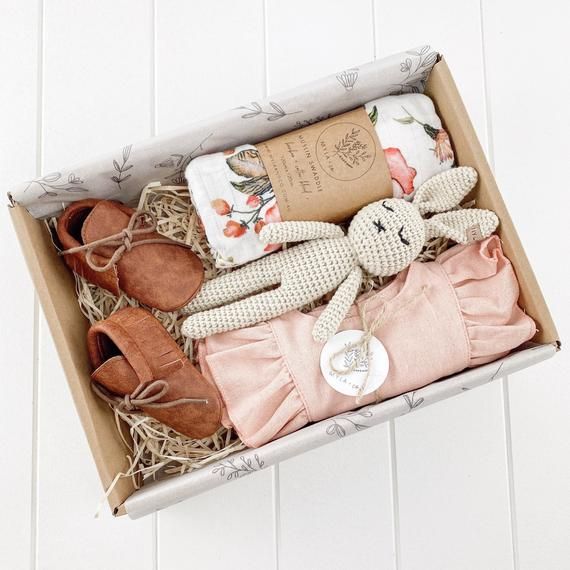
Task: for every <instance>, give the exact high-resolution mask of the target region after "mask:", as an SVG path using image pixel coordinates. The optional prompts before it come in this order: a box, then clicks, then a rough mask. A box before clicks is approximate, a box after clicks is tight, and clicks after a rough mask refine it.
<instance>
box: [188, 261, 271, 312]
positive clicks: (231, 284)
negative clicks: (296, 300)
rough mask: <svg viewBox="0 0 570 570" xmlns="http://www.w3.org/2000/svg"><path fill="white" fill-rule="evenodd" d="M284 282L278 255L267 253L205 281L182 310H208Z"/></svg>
mask: <svg viewBox="0 0 570 570" xmlns="http://www.w3.org/2000/svg"><path fill="white" fill-rule="evenodd" d="M280 281H281V266H280V259H279V254H275V255H268V256H267V257H263V258H261V259H258V260H257V261H253V262H252V263H248V264H247V265H244V266H243V267H240V268H239V269H236V270H235V271H232V272H230V273H226V274H224V275H220V276H219V277H216V278H215V279H211V280H210V281H206V282H205V283H204V285H202V288H201V289H200V291H199V292H198V294H197V295H196V297H194V299H192V301H190V303H188V304H187V305H186V306H185V307H184V308H183V309H182V312H183V313H184V314H186V315H191V314H193V313H199V312H201V311H206V310H207V309H211V308H213V307H219V306H220V305H224V304H225V303H231V302H232V301H237V300H238V299H242V298H244V297H246V296H247V295H251V294H252V293H257V292H258V291H261V290H262V289H264V288H265V287H270V286H271V285H277V284H278V283H280Z"/></svg>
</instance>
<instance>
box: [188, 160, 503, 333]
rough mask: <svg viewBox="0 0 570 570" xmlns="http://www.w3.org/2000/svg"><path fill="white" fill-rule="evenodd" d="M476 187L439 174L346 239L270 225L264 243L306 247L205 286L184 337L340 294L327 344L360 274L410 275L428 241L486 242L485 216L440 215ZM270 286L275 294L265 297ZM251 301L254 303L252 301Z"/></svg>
mask: <svg viewBox="0 0 570 570" xmlns="http://www.w3.org/2000/svg"><path fill="white" fill-rule="evenodd" d="M476 182H477V172H476V171H475V170H474V169H473V168H470V167H459V168H454V169H451V170H448V171H446V172H443V173H441V174H437V175H436V176H434V177H433V178H431V179H430V180H428V181H427V182H425V183H424V184H423V185H422V186H421V187H420V188H418V190H417V191H416V195H415V196H416V197H415V199H414V201H413V202H407V201H405V200H402V199H399V198H389V199H386V200H380V201H378V202H374V203H372V204H369V205H368V206H365V207H364V208H362V210H360V211H359V212H358V213H357V214H356V216H354V218H353V220H352V222H351V223H350V226H349V229H348V235H347V236H345V235H344V233H343V232H342V230H341V229H340V228H339V227H338V226H335V225H334V224H328V223H324V222H282V223H277V224H270V225H267V226H265V227H264V228H263V229H262V230H261V233H260V238H261V240H262V241H263V242H264V243H282V242H294V241H305V243H303V244H301V245H298V246H295V247H292V248H290V249H287V250H284V251H281V252H279V253H274V254H272V255H269V256H267V257H264V258H262V259H259V260H257V261H254V262H253V263H250V264H249V265H246V266H244V267H241V268H239V269H237V270H235V271H233V272H231V273H228V274H226V275H222V276H221V277H218V278H216V279H213V280H211V281H208V282H206V283H205V284H204V286H203V287H202V290H201V291H200V293H198V295H197V296H196V297H195V298H194V300H193V301H192V302H191V303H190V304H189V305H187V307H185V309H184V312H185V313H187V314H189V315H190V316H189V317H188V318H187V319H186V320H185V321H184V324H183V326H182V332H183V334H185V335H186V336H189V337H191V338H203V337H206V336H209V335H212V334H216V333H220V332H224V331H229V330H234V329H237V328H244V327H248V326H251V325H254V324H256V323H259V322H262V321H266V320H269V319H272V318H274V317H277V316H279V315H282V314H283V313H286V312H287V311H291V310H293V309H298V308H299V307H301V306H303V305H305V304H307V303H310V302H312V301H315V300H317V299H319V298H321V297H322V296H323V295H325V294H327V293H329V292H331V291H334V290H335V289H336V293H335V294H334V296H333V297H332V299H331V301H330V302H329V304H328V306H327V308H326V309H325V310H324V311H323V312H322V313H321V315H320V317H319V318H318V320H317V322H316V323H315V327H314V329H313V337H314V338H315V340H318V341H321V342H324V341H326V340H327V339H328V338H330V337H331V336H332V335H333V334H334V333H335V332H336V331H337V329H338V326H339V324H340V322H341V321H342V319H343V318H344V316H345V315H346V312H347V311H348V309H349V307H350V306H351V305H352V303H353V302H354V300H355V298H356V295H357V292H358V289H359V286H360V283H361V281H362V269H361V268H364V269H365V270H366V271H367V272H369V273H370V274H372V275H377V276H389V275H394V274H395V273H398V272H399V271H401V270H402V269H404V268H406V267H407V266H408V265H409V264H410V263H411V262H412V261H413V260H414V259H416V257H417V256H418V255H419V253H420V252H421V250H422V247H423V246H424V244H425V242H426V240H427V239H430V238H432V237H437V236H446V237H450V238H451V239H453V240H454V241H457V242H459V243H466V242H467V241H470V240H472V239H473V236H474V235H476V236H477V238H478V239H483V238H485V237H488V236H489V235H490V234H491V233H493V231H494V230H495V229H496V227H497V225H498V218H497V216H496V215H495V214H494V213H493V212H489V211H487V210H476V209H468V210H458V211H453V212H445V213H438V214H436V215H434V216H432V217H431V218H430V219H429V220H424V219H423V218H422V214H425V213H429V212H443V211H445V210H446V209H449V208H453V207H454V206H456V205H458V204H459V203H460V202H461V200H462V199H463V198H464V197H465V196H466V195H467V194H468V193H469V191H470V190H471V189H472V188H473V187H474V186H475V184H476ZM269 287H274V288H273V289H270V290H268V291H264V289H267V288H269ZM250 295H251V296H250Z"/></svg>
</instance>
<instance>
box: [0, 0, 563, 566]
mask: <svg viewBox="0 0 570 570" xmlns="http://www.w3.org/2000/svg"><path fill="white" fill-rule="evenodd" d="M569 20H570V9H569V4H568V3H567V2H564V1H563V0H560V1H556V0H545V1H543V2H540V3H536V2H533V3H524V2H517V1H515V0H501V1H492V0H481V1H479V0H462V1H461V2H457V0H439V1H438V2H437V3H433V2H426V1H425V0H401V1H398V2H394V1H391V2H389V1H388V0H351V1H350V2H348V1H340V0H287V1H281V2H278V1H277V0H248V2H243V1H242V2H236V1H232V0H193V1H188V0H187V1H184V0H98V1H97V2H93V1H90V0H17V1H16V0H0V21H1V22H2V32H1V33H0V69H1V71H2V81H1V85H0V117H1V122H0V133H1V134H0V178H1V179H2V181H3V186H4V187H5V189H6V190H8V189H9V186H10V184H11V183H13V182H18V181H20V180H22V179H27V178H28V179H29V178H32V177H34V176H35V175H37V174H39V173H40V172H47V171H50V170H54V169H57V168H58V167H59V166H61V165H63V164H68V163H72V162H74V161H76V160H81V159H83V158H85V157H88V156H91V155H95V154H97V153H99V152H101V151H105V150H108V149H110V148H114V147H120V146H121V145H122V144H124V143H125V141H132V140H137V139H141V138H145V137H148V136H150V135H155V134H159V133H162V132H164V131H166V130H167V129H171V128H173V127H176V126H178V125H180V124H182V123H185V122H189V121H192V120H195V119H199V118H201V117H203V116H205V115H209V114H211V113H214V112H216V111H219V110H222V109H224V108H227V107H231V106H236V105H238V104H241V103H243V102H244V101H248V100H253V99H257V98H259V97H262V96H264V95H265V94H267V93H272V92H276V91H279V90H282V89H286V88H288V87H292V86H294V85H296V84H299V83H301V82H305V81H308V80H311V79H313V78H316V77H319V76H321V75H323V74H327V73H331V72H334V71H337V70H339V69H343V68H346V67H350V66H354V65H357V64H359V63H363V62H366V61H368V60H370V59H372V58H374V57H381V56H383V55H386V54H389V53H391V52H395V51H399V50H401V49H405V48H408V47H412V46H415V45H419V44H422V43H426V42H429V43H431V44H432V45H433V46H434V47H435V48H437V49H439V50H440V51H442V52H443V53H444V54H445V56H446V58H447V60H448V62H449V64H450V66H451V69H452V72H453V73H454V76H455V78H456V81H457V82H458V85H459V89H460V91H461V93H462V94H463V96H464V99H465V102H466V105H467V108H468V110H469V112H470V114H471V117H472V119H473V122H474V123H475V127H476V129H477V132H478V134H479V136H480V138H481V140H482V142H483V146H484V147H485V148H486V150H487V154H488V156H489V159H490V161H491V163H492V165H493V167H494V170H495V173H496V175H497V178H498V181H499V185H500V187H501V188H502V192H503V194H504V196H505V199H506V200H507V203H508V206H509V208H510V210H511V213H512V215H513V218H514V220H515V223H516V224H517V225H518V227H519V230H520V233H521V236H522V239H523V243H524V245H525V247H526V249H527V252H528V255H529V257H530V259H531V262H532V263H533V265H534V267H535V269H536V272H537V274H538V277H539V280H540V282H541V284H542V287H543V290H544V293H545V295H546V297H547V300H548V302H549V304H550V307H551V309H552V312H553V314H554V316H555V320H556V321H557V324H558V326H559V329H560V334H561V336H562V338H563V340H564V338H568V337H569V336H570V315H569V308H570V302H569V301H570V294H569V293H568V290H569V286H570V285H569V284H570V271H569V269H568V267H569V264H568V261H567V258H568V244H569V239H568V227H569V224H568V217H569V215H570V214H569V212H570V201H569V198H568V194H569V192H570V190H569V189H568V187H567V186H568V182H567V175H566V169H567V166H568V158H569V150H570V149H569V145H568V136H569V135H568V133H569V132H570V110H569V109H568V100H569V99H570V79H569V75H568V72H567V66H568V61H567V60H568V58H567V47H566V45H565V44H566V41H565V38H566V36H567V26H568V21H569ZM0 247H1V255H2V257H1V260H0V267H1V270H0V303H1V310H0V315H1V316H0V319H1V326H0V337H1V338H0V350H1V353H0V354H1V357H2V360H1V366H2V373H1V380H0V382H1V386H0V387H1V391H0V434H1V435H0V438H1V439H0V441H1V443H0V445H1V449H2V453H1V455H0V462H1V470H0V568H2V569H6V570H20V569H24V568H33V569H40V570H52V569H53V570H84V569H85V570H87V569H93V570H108V569H111V570H114V569H121V570H170V569H180V568H184V569H185V568H188V569H191V568H204V569H208V570H218V569H220V570H221V569H228V568H231V569H235V570H250V569H251V570H253V569H255V570H277V569H279V570H293V569H294V570H321V569H322V570H329V569H330V570H335V569H339V570H340V569H343V570H344V569H349V570H352V569H359V568H367V569H368V568H369V569H373V568H374V569H378V570H380V569H382V570H510V569H515V570H550V569H552V570H565V569H568V568H570V540H569V537H570V444H569V438H570V416H569V414H568V409H569V407H570V385H569V383H568V382H569V380H570V379H569V369H570V359H569V358H568V353H567V352H566V353H565V352H564V351H563V352H562V353H561V354H559V355H557V356H556V357H555V358H554V359H553V360H551V361H548V362H546V363H543V364H541V365H539V366H537V367H535V368H532V369H529V370H526V371H524V372H521V373H519V374H517V375H516V376H513V377H511V378H509V379H508V380H504V381H501V382H500V383H492V384H489V385H487V386H484V387H481V388H478V389H477V390H474V391H470V392H467V393H465V394H463V395H461V396H459V397H456V398H453V399H451V400H447V401H445V402H441V403H439V404H437V405H434V406H431V407H429V408H426V409H425V410H420V411H418V412H416V413H415V414H412V415H409V416H405V417H402V418H400V419H398V420H395V421H392V422H389V423H387V424H385V425H383V426H380V427H377V428H374V429H370V430H367V431H366V432H364V433H361V434H359V435H357V436H355V437H351V438H349V439H347V440H341V441H339V442H337V443H335V444H331V445H329V446H327V447H325V448H321V449H319V450H316V451H314V452H311V453H307V454H305V455H303V456H301V457H298V458H296V459H292V460H290V461H287V462H285V463H282V464H281V465H279V466H278V467H275V468H272V469H269V470H267V471H264V472H260V473H257V474H255V475H252V476H251V477H247V478H245V479H242V480H239V481H237V482H235V483H232V484H230V485H226V486H225V487H223V488H220V489H218V490H215V491H213V492H210V493H207V494H204V495H202V496H200V497H197V498H195V499H191V500H188V501H186V502H184V503H181V504H179V505H177V506H175V507H173V508H170V509H168V510H166V511H164V512H161V513H159V514H157V515H154V516H151V517H147V518H145V519H142V520H138V521H130V520H128V519H120V520H115V519H113V518H112V517H111V516H110V515H108V514H107V512H105V514H104V515H102V516H101V517H100V518H99V519H95V518H94V517H93V514H94V512H95V509H96V506H97V503H98V501H99V499H100V498H101V493H102V492H101V487H100V484H99V481H98V478H97V475H96V472H95V467H94V464H93V462H92V459H91V457H90V455H89V451H88V449H87V444H86V441H85V437H84V435H83V433H82V431H81V427H80V424H79V421H78V418H77V417H76V414H75V410H74V409H73V405H72V401H71V398H70V395H69V392H68V389H67V386H66V384H65V378H64V376H63V373H62V371H61V369H60V365H59V362H58V359H57V356H56V353H55V350H54V347H53V343H52V340H51V338H50V335H49V331H48V330H47V327H46V324H45V321H44V318H43V316H42V312H41V309H40V308H39V307H38V303H37V300H36V299H35V297H34V292H33V288H32V285H31V282H30V280H29V277H28V274H27V271H26V268H25V266H24V263H23V261H22V258H21V256H20V252H19V248H18V245H17V242H16V238H15V236H14V233H13V230H12V228H11V225H10V222H9V218H8V213H7V211H6V209H5V208H1V209H0ZM323 466H325V467H326V468H325V469H323Z"/></svg>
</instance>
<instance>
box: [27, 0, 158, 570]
mask: <svg viewBox="0 0 570 570" xmlns="http://www.w3.org/2000/svg"><path fill="white" fill-rule="evenodd" d="M151 18H152V12H151V2H150V0H148V1H146V2H144V3H143V2H139V1H137V0H125V1H123V2H113V1H112V0H104V1H101V2H97V3H88V2H82V3H79V4H78V3H77V2H73V1H71V0H62V1H58V2H48V3H46V6H45V13H44V34H45V44H44V45H45V51H44V97H43V115H44V122H43V135H44V136H43V155H44V158H45V163H44V167H45V170H57V168H58V167H59V166H60V165H62V164H64V163H65V164H67V163H69V162H73V161H74V160H78V159H81V158H85V157H87V156H90V155H93V154H96V153H99V152H101V151H104V150H108V149H109V148H112V147H113V146H117V145H120V144H121V143H122V142H125V141H130V140H133V139H138V138H141V137H144V136H148V135H149V134H150V123H151V121H150V117H151V112H150V111H151V101H150V85H151V83H150V69H151V65H150V64H151V61H150V54H151V39H152V38H151V37H150V30H151V23H152V19H151ZM40 339H41V353H40V393H39V396H40V401H39V406H40V414H39V427H40V437H39V466H38V475H39V488H38V560H37V566H38V568H42V569H44V568H46V569H49V568H61V567H62V563H63V564H65V567H66V568H82V569H88V568H93V569H100V568H112V567H115V566H117V564H119V562H118V560H120V566H121V568H133V569H135V568H136V569H138V570H140V569H150V568H152V567H153V557H152V553H153V545H154V541H155V535H154V532H153V525H152V518H147V519H143V520H141V521H137V522H133V521H129V520H127V519H124V520H121V521H115V520H114V519H112V518H111V516H110V514H109V513H108V509H107V508H106V507H104V509H103V510H104V515H103V516H102V518H100V519H95V518H94V517H93V514H94V511H95V508H96V506H97V504H98V502H99V500H100V498H101V496H102V490H101V486H100V483H99V480H98V477H97V474H96V470H95V465H94V463H93V460H92V458H91V457H90V453H89V449H88V447H87V445H86V440H85V437H84V435H83V433H82V430H81V427H80V424H79V420H78V417H77V414H76V411H75V409H74V407H73V404H72V401H71V398H70V395H69V391H68V389H67V386H66V385H65V380H64V376H63V373H62V370H61V366H60V363H59V361H58V359H57V356H56V354H55V351H54V347H53V343H52V340H51V338H50V337H49V333H48V331H47V328H46V326H45V323H44V322H43V321H42V323H41V330H40ZM125 549H126V550H125ZM126 553H128V554H126ZM118 557H119V558H118ZM62 560H63V561H64V562H62Z"/></svg>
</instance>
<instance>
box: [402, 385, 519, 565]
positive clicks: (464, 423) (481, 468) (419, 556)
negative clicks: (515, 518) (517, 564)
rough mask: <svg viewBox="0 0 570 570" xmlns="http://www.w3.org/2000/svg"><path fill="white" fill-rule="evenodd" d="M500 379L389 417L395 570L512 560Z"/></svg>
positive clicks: (508, 563) (510, 563)
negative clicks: (396, 521)
mask: <svg viewBox="0 0 570 570" xmlns="http://www.w3.org/2000/svg"><path fill="white" fill-rule="evenodd" d="M503 433H504V426H503V415H502V400H501V384H500V382H496V383H493V384H489V385H486V386H482V387H479V388H477V389H475V390H473V391H470V392H466V393H465V394H462V395H461V396H456V397H455V398H452V399H451V400H447V401H444V402H439V403H438V404H435V405H434V406H430V407H428V408H426V409H425V410H417V411H416V412H414V413H413V414H410V415H408V416H405V417H403V418H400V419H399V420H398V421H397V422H396V462H397V466H398V468H397V473H398V501H399V507H400V552H401V566H400V567H401V568H402V569H403V570H416V569H417V570H440V569H441V568H453V570H478V569H480V568H500V569H501V570H503V569H504V570H507V569H508V568H512V567H513V560H512V550H511V537H510V517H509V503H508V500H507V494H508V480H507V475H508V474H507V466H506V462H505V454H506V449H505V441H504V438H503V437H502V434H503Z"/></svg>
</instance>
